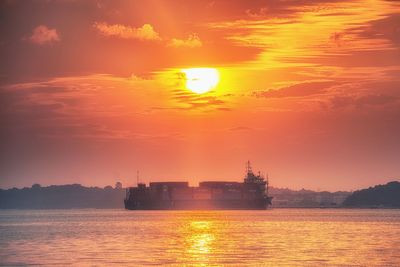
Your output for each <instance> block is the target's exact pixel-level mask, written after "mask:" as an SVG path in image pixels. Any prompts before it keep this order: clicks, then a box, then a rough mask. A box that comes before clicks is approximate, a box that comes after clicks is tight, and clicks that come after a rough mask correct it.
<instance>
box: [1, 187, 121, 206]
mask: <svg viewBox="0 0 400 267" xmlns="http://www.w3.org/2000/svg"><path fill="white" fill-rule="evenodd" d="M124 197H125V189H123V188H112V187H111V186H107V187H105V188H99V187H84V186H82V185H80V184H72V185H52V186H47V187H41V186H40V185H38V184H35V185H33V186H32V187H30V188H27V187H26V188H22V189H17V188H13V189H8V190H3V189H0V209H71V208H99V209H103V208H123V207H124V205H123V203H124Z"/></svg>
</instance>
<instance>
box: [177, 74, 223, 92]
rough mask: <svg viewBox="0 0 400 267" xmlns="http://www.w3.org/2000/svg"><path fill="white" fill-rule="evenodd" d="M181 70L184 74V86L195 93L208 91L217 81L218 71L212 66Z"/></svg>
mask: <svg viewBox="0 0 400 267" xmlns="http://www.w3.org/2000/svg"><path fill="white" fill-rule="evenodd" d="M181 71H182V72H183V73H184V74H185V76H186V88H187V89H189V90H190V91H192V92H194V93H197V94H203V93H206V92H208V91H210V90H211V89H213V88H215V87H216V86H217V84H218V82H219V72H218V70H217V69H214V68H190V69H183V70H181Z"/></svg>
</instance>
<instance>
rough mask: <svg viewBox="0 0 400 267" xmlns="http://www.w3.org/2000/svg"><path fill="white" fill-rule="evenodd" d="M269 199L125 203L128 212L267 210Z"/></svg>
mask: <svg viewBox="0 0 400 267" xmlns="http://www.w3.org/2000/svg"><path fill="white" fill-rule="evenodd" d="M269 203H270V200H269V199H254V200H243V199H238V200H179V201H150V200H149V201H144V202H130V201H125V209H128V210H265V209H267V207H268V206H269Z"/></svg>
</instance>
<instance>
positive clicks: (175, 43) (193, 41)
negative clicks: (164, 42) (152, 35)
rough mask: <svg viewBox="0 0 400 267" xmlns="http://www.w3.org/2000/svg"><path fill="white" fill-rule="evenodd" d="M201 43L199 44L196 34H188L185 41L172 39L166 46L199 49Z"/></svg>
mask: <svg viewBox="0 0 400 267" xmlns="http://www.w3.org/2000/svg"><path fill="white" fill-rule="evenodd" d="M202 45H203V43H202V42H201V40H200V38H199V36H197V34H195V33H193V34H190V35H189V37H188V38H187V39H177V38H172V39H171V40H170V41H169V43H168V46H172V47H189V48H195V47H201V46H202Z"/></svg>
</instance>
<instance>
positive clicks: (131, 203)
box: [124, 161, 272, 210]
mask: <svg viewBox="0 0 400 267" xmlns="http://www.w3.org/2000/svg"><path fill="white" fill-rule="evenodd" d="M271 201H272V197H270V196H269V195H268V177H267V178H266V179H265V178H264V176H263V175H261V173H260V172H259V173H258V175H256V174H254V173H253V171H252V168H251V165H250V162H249V161H248V162H247V164H246V175H245V177H244V180H243V182H222V181H205V182H200V183H199V186H198V187H190V186H189V183H188V182H151V183H150V184H149V186H146V184H144V183H138V184H137V187H129V188H127V190H126V198H125V200H124V203H125V208H126V209H128V210H209V209H212V210H214V209H224V210H230V209H231V210H237V209H242V210H246V209H266V208H267V207H268V206H269V205H271Z"/></svg>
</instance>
